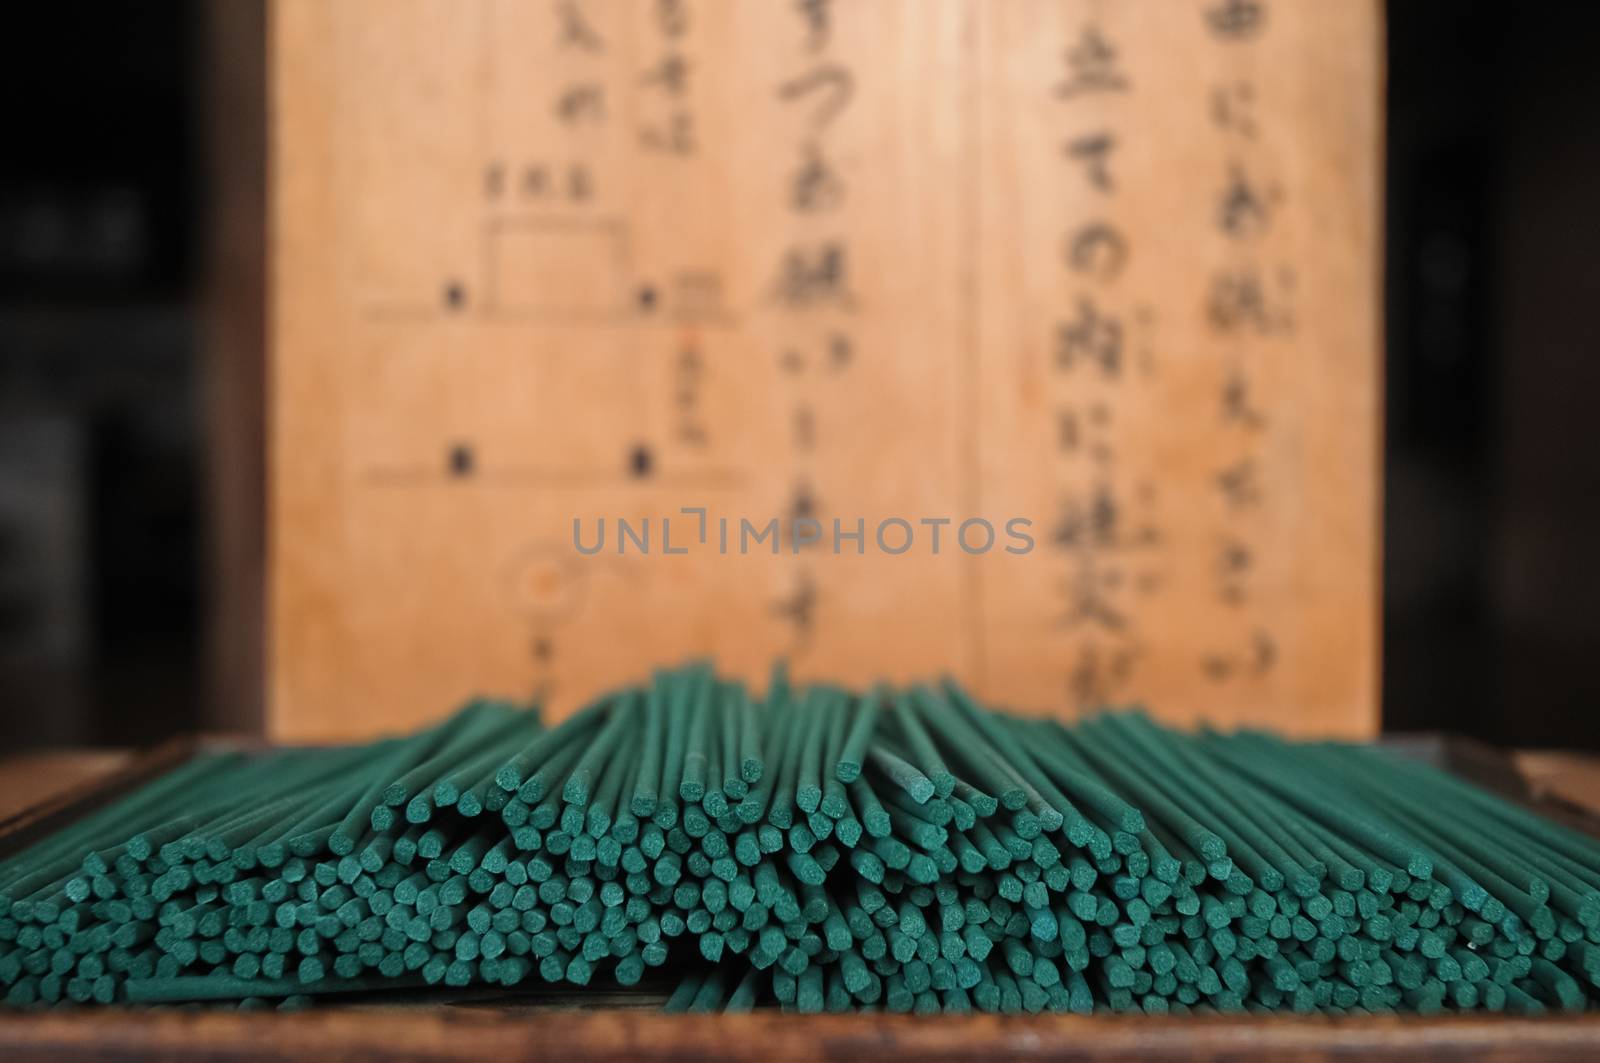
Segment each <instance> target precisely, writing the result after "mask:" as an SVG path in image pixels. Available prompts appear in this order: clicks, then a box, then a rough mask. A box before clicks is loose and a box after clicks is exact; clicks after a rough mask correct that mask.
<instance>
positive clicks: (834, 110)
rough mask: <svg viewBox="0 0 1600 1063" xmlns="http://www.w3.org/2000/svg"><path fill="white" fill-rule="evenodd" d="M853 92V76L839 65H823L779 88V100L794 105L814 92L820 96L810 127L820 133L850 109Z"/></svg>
mask: <svg viewBox="0 0 1600 1063" xmlns="http://www.w3.org/2000/svg"><path fill="white" fill-rule="evenodd" d="M855 92H856V78H855V74H853V73H851V71H850V69H849V68H848V67H845V66H843V65H841V64H839V63H822V64H820V65H819V66H817V67H815V68H813V69H811V70H809V71H807V72H806V73H804V74H801V75H800V76H799V77H795V78H791V79H790V80H788V81H785V82H784V83H783V84H781V85H779V86H778V99H780V100H782V101H783V102H784V103H793V102H795V101H796V100H799V99H803V98H805V97H807V96H810V95H812V94H813V93H821V94H822V95H821V98H820V100H819V102H818V104H817V109H816V111H815V112H814V113H813V114H812V116H811V127H812V128H813V129H815V130H819V131H820V130H823V129H826V128H827V127H828V126H829V125H831V124H832V123H833V120H834V119H835V118H838V117H839V115H840V113H841V112H843V111H844V109H845V108H846V107H848V106H850V101H851V99H853V98H854V97H855Z"/></svg>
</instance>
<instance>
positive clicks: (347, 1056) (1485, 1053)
mask: <svg viewBox="0 0 1600 1063" xmlns="http://www.w3.org/2000/svg"><path fill="white" fill-rule="evenodd" d="M1597 1043H1600V1025H1597V1023H1596V1020H1595V1019H1594V1018H1555V1017H1552V1018H1549V1019H1541V1020H1529V1019H1511V1018H1505V1017H1486V1018H1485V1017H1479V1018H1439V1019H1415V1018H1411V1019H1405V1018H1398V1017H1394V1016H1385V1017H1373V1018H1366V1019H1361V1020H1355V1019H1347V1020H1338V1021H1335V1020H1329V1019H1313V1018H1301V1019H1296V1018H1288V1017H1279V1018H1267V1017H1252V1018H1248V1019H1243V1018H1237V1019H1203V1018H1184V1019H1176V1018H1174V1019H1162V1018H1158V1017H1145V1016H1124V1017H1106V1018H1098V1017H1083V1016H1063V1015H1055V1016H1006V1017H1001V1016H993V1015H975V1016H970V1017H959V1016H938V1017H933V1018H927V1017H914V1016H910V1015H804V1016H802V1015H782V1014H777V1013H752V1014H746V1015H695V1016H690V1015H663V1014H659V1013H648V1012H638V1011H618V1010H602V1011H585V1010H577V1009H526V1010H521V1011H518V1010H515V1009H513V1010H509V1011H508V1010H486V1009H473V1008H446V1009H416V1008H393V1007H389V1008H367V1009H360V1008H335V1009H330V1010H321V1009H319V1010H316V1011H305V1012H296V1013H294V1014H290V1015H277V1014H270V1013H269V1014H238V1013H221V1012H174V1011H166V1012H144V1013H140V1012H129V1011H118V1010H110V1009H108V1010H102V1011H92V1012H91V1011H78V1012H68V1013H49V1014H40V1015H23V1016H19V1015H12V1014H3V1013H0V1056H3V1057H4V1058H5V1059H7V1060H9V1061H17V1063H21V1061H23V1060H36V1059H39V1060H43V1059H50V1060H58V1059H104V1058H111V1057H115V1058H120V1059H144V1058H162V1059H230V1060H246V1059H263V1060H265V1059H283V1060H289V1059H295V1060H298V1059H306V1058H338V1059H343V1060H380V1059H382V1060H443V1059H523V1060H552V1061H564V1063H580V1061H599V1060H680V1059H681V1060H760V1061H769V1063H780V1061H787V1060H809V1059H832V1060H877V1061H882V1060H886V1059H907V1060H947V1059H950V1060H953V1059H972V1058H984V1059H1037V1060H1050V1059H1058V1060H1073V1059H1079V1060H1108V1061H1109V1060H1151V1059H1187V1060H1223V1059H1270V1060H1281V1061H1289V1060H1329V1059H1363V1060H1374V1059H1445V1058H1449V1059H1473V1060H1483V1061H1490V1060H1505V1061H1508V1063H1511V1061H1521V1060H1535V1059H1572V1060H1578V1059H1593V1058H1594V1052H1595V1046H1596V1044H1597Z"/></svg>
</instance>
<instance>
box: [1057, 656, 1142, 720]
mask: <svg viewBox="0 0 1600 1063" xmlns="http://www.w3.org/2000/svg"><path fill="white" fill-rule="evenodd" d="M1134 655H1135V651H1134V650H1133V649H1132V648H1129V647H1120V646H1119V647H1109V648H1106V649H1102V648H1101V647H1100V646H1098V645H1096V644H1095V643H1093V642H1090V643H1086V644H1084V645H1083V646H1081V647H1079V649H1078V657H1077V660H1076V661H1074V662H1073V666H1072V671H1071V672H1070V673H1069V674H1068V676H1067V695H1068V697H1070V698H1071V699H1072V700H1073V702H1074V703H1075V704H1076V705H1077V706H1078V707H1079V708H1083V709H1089V708H1102V707H1104V706H1106V705H1108V704H1109V703H1110V702H1111V700H1112V698H1113V697H1114V696H1115V691H1116V690H1117V689H1118V688H1120V687H1121V686H1122V685H1123V684H1124V683H1126V682H1127V681H1128V678H1129V677H1130V675H1131V674H1132V672H1133V664H1134Z"/></svg>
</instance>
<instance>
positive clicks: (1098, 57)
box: [1056, 23, 1128, 100]
mask: <svg viewBox="0 0 1600 1063" xmlns="http://www.w3.org/2000/svg"><path fill="white" fill-rule="evenodd" d="M1063 58H1064V59H1065V61H1066V65H1067V76H1066V78H1065V80H1063V81H1062V82H1061V83H1060V84H1058V85H1057V86H1056V95H1057V96H1059V97H1061V98H1062V99H1064V100H1069V99H1072V98H1073V97H1075V96H1082V95H1085V94H1087V93H1091V92H1125V91H1126V90H1127V88H1128V80H1127V78H1126V77H1124V76H1123V74H1122V72H1121V71H1120V70H1118V69H1117V52H1116V49H1115V48H1113V47H1112V46H1111V45H1110V44H1109V43H1108V42H1107V41H1106V39H1105V36H1104V35H1103V34H1101V32H1100V29H1099V27H1097V26H1095V25H1094V24H1093V23H1090V24H1088V25H1087V26H1085V27H1084V29H1083V35H1082V36H1081V37H1079V38H1078V43H1077V44H1075V45H1073V46H1072V47H1070V48H1068V49H1067V50H1066V51H1065V52H1064V53H1063Z"/></svg>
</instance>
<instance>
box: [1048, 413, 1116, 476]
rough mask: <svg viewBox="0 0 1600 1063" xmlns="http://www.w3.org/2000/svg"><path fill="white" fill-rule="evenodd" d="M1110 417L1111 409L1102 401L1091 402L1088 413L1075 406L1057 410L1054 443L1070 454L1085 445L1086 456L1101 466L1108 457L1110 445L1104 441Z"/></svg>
mask: <svg viewBox="0 0 1600 1063" xmlns="http://www.w3.org/2000/svg"><path fill="white" fill-rule="evenodd" d="M1110 420H1111V412H1110V408H1109V407H1108V406H1106V404H1105V403H1103V402H1094V403H1090V404H1089V408H1088V411H1087V413H1085V412H1084V411H1082V410H1079V409H1076V408H1072V409H1062V410H1057V411H1056V446H1057V447H1058V448H1059V449H1060V450H1061V451H1062V452H1063V453H1068V454H1071V453H1075V452H1077V451H1078V449H1079V448H1080V447H1082V446H1084V445H1085V444H1087V445H1088V447H1089V457H1090V458H1091V459H1092V460H1094V461H1095V462H1097V463H1099V464H1102V465H1103V464H1105V463H1107V462H1109V461H1110V460H1111V447H1110V446H1109V444H1108V443H1107V441H1106V428H1107V425H1108V424H1109V423H1110Z"/></svg>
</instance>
